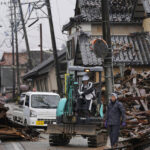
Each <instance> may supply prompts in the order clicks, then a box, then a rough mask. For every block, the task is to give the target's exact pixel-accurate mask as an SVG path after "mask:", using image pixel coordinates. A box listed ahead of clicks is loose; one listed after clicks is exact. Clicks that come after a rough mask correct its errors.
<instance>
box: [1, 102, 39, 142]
mask: <svg viewBox="0 0 150 150" xmlns="http://www.w3.org/2000/svg"><path fill="white" fill-rule="evenodd" d="M7 111H8V108H6V107H5V106H4V103H3V102H0V140H4V139H6V140H8V139H12V138H13V139H18V138H19V139H20V138H21V139H24V140H31V141H34V140H36V139H37V137H38V135H39V132H37V131H36V130H33V129H30V128H27V127H23V126H20V125H17V124H14V123H13V122H11V121H10V120H8V119H7V117H6V112H7Z"/></svg>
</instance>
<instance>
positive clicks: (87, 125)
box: [47, 66, 107, 147]
mask: <svg viewBox="0 0 150 150" xmlns="http://www.w3.org/2000/svg"><path fill="white" fill-rule="evenodd" d="M102 71H103V67H100V66H98V67H82V66H71V67H69V74H68V75H66V79H65V80H66V83H65V85H66V86H65V87H66V88H65V93H66V97H65V98H62V99H61V100H60V102H59V104H58V107H57V114H56V116H57V123H56V124H50V125H49V126H48V129H47V132H48V133H49V134H50V138H49V143H50V145H67V144H68V143H69V141H70V139H71V138H72V137H73V136H75V135H81V136H83V137H84V138H85V137H86V138H87V139H88V146H89V147H98V146H102V145H105V143H106V137H107V134H106V130H105V129H104V128H103V104H102V101H101V73H102ZM85 73H88V74H89V73H94V76H96V78H97V80H98V82H96V83H94V84H93V85H94V88H95V89H96V93H97V94H96V100H95V101H96V102H95V103H96V105H95V108H94V110H95V113H93V112H94V111H93V112H92V111H91V114H90V115H83V114H79V113H78V110H77V109H76V106H77V103H78V99H79V93H78V89H79V87H80V84H81V80H80V79H81V77H82V75H83V74H85ZM58 141H59V142H58ZM61 141H62V142H61Z"/></svg>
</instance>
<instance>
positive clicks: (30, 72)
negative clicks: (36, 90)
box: [23, 49, 66, 79]
mask: <svg viewBox="0 0 150 150" xmlns="http://www.w3.org/2000/svg"><path fill="white" fill-rule="evenodd" d="M64 54H66V49H64V50H61V51H59V52H58V57H61V56H63V55H64ZM53 62H54V56H53V55H51V56H50V57H49V58H48V59H46V60H45V61H43V62H42V63H40V64H39V65H37V66H36V67H34V68H33V69H32V70H30V71H29V72H27V73H26V74H25V75H24V77H23V78H24V79H27V78H29V77H30V76H33V75H38V74H37V72H38V71H39V70H41V69H43V68H44V67H46V66H48V65H50V64H51V63H53ZM47 71H48V70H47Z"/></svg>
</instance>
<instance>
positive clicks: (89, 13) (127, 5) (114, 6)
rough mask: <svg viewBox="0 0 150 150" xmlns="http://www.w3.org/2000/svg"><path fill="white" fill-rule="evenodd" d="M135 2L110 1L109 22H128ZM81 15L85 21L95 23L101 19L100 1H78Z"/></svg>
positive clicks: (123, 0)
mask: <svg viewBox="0 0 150 150" xmlns="http://www.w3.org/2000/svg"><path fill="white" fill-rule="evenodd" d="M136 1H137V0H110V21H112V22H130V21H131V20H132V12H133V9H134V5H135V2H136ZM79 7H80V10H81V15H83V16H84V17H85V18H84V20H85V21H90V22H97V21H100V20H101V19H102V13H101V10H102V8H101V1H99V0H79Z"/></svg>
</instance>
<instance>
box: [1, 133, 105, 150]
mask: <svg viewBox="0 0 150 150" xmlns="http://www.w3.org/2000/svg"><path fill="white" fill-rule="evenodd" d="M76 149H78V150H103V149H104V148H88V147H87V140H86V139H83V138H82V137H75V138H73V139H72V140H71V141H70V144H69V145H68V146H65V147H50V146H49V143H48V135H46V134H43V135H42V138H40V139H39V140H38V141H37V142H28V141H15V142H2V143H1V144H0V150H76Z"/></svg>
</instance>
